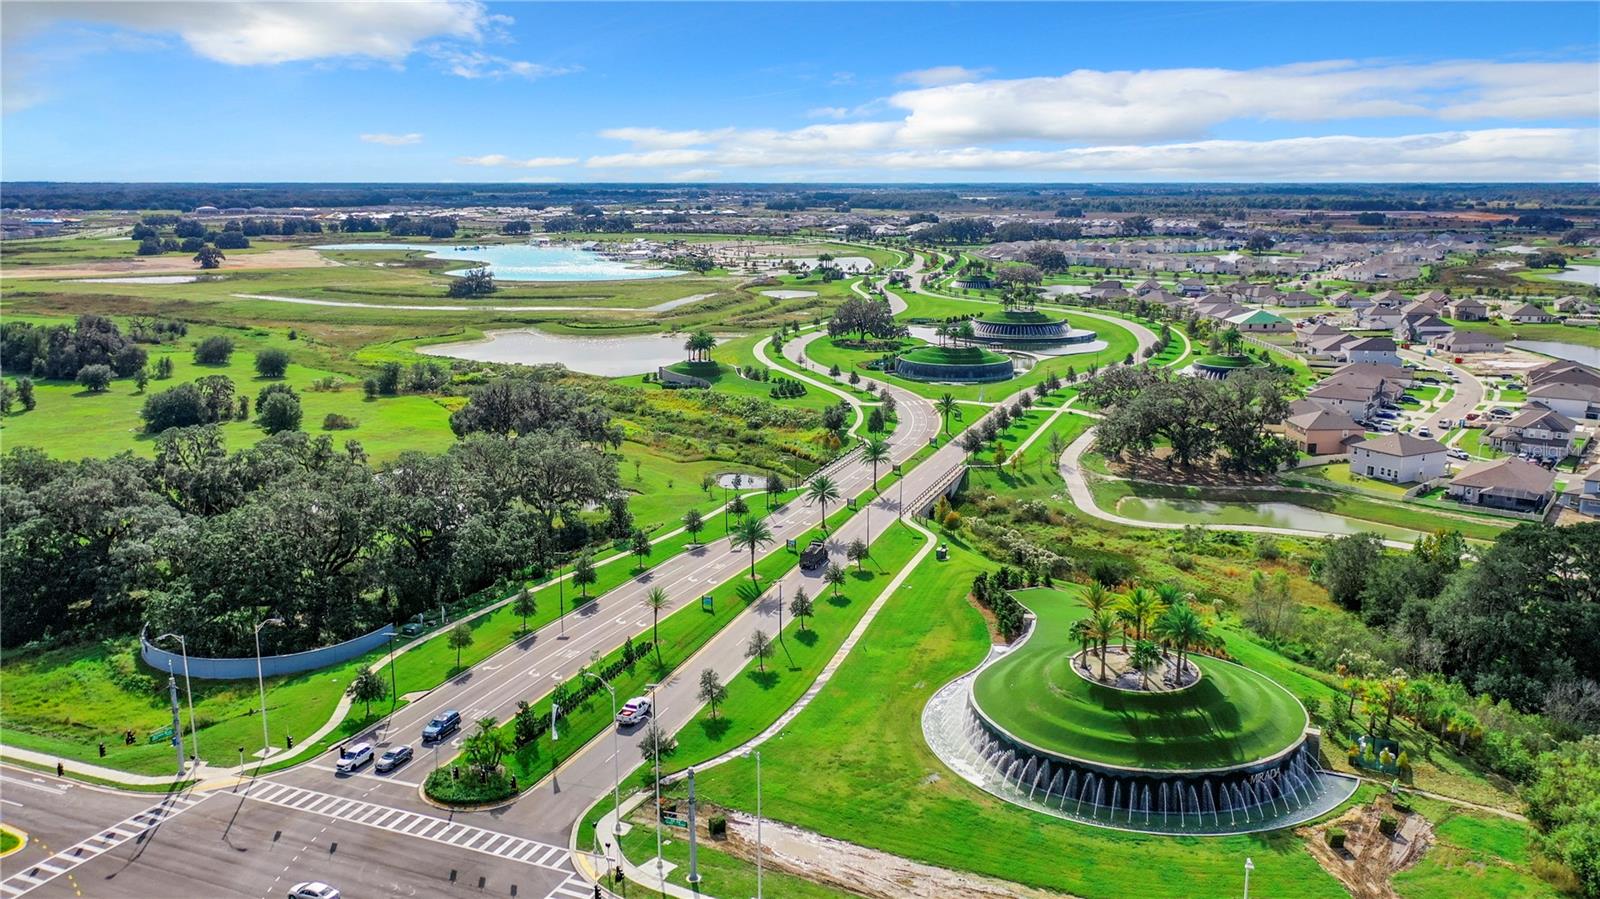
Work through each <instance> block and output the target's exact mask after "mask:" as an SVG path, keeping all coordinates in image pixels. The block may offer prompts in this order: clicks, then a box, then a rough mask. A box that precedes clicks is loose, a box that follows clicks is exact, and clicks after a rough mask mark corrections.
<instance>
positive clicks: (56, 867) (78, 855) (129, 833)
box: [0, 793, 206, 899]
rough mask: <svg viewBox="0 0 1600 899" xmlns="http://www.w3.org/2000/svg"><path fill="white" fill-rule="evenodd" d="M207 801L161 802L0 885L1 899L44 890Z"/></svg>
mask: <svg viewBox="0 0 1600 899" xmlns="http://www.w3.org/2000/svg"><path fill="white" fill-rule="evenodd" d="M205 799H206V797H204V796H201V797H199V798H191V797H190V796H186V795H183V794H179V793H174V794H172V795H171V796H168V797H167V798H165V799H163V800H161V802H159V803H157V804H156V805H153V806H151V807H150V808H147V809H145V810H144V811H142V812H139V813H138V814H136V815H132V816H130V817H128V818H125V819H123V820H122V821H119V822H117V823H116V824H113V825H111V826H110V827H107V828H105V829H104V830H100V831H97V832H96V833H95V835H94V836H92V837H89V838H88V839H86V840H83V841H82V842H80V843H78V844H77V845H74V846H71V847H68V848H66V849H63V850H62V851H60V852H57V853H56V854H55V855H52V856H50V857H49V858H47V859H45V860H44V861H42V862H38V863H37V864H34V865H32V866H30V867H28V868H25V869H23V870H21V871H18V872H17V873H15V874H13V875H11V876H10V877H7V878H6V879H5V880H3V881H0V897H4V899H15V897H17V896H22V895H24V894H27V893H30V892H32V891H33V890H36V889H38V888H39V887H42V886H44V885H45V884H47V883H49V882H50V881H52V880H55V879H56V878H57V877H60V876H61V875H63V874H65V873H67V872H68V871H71V870H72V869H74V868H76V867H78V866H79V865H81V864H83V863H84V862H86V861H88V860H89V859H91V858H94V857H95V856H97V855H101V854H103V853H106V852H110V851H111V850H113V849H115V848H117V847H118V846H121V845H122V844H123V843H126V842H128V841H129V840H132V839H134V838H136V837H139V836H141V835H143V834H144V833H145V832H146V831H148V830H150V829H151V828H154V827H156V826H158V825H160V824H161V822H163V821H165V820H167V819H168V818H173V817H176V816H177V815H181V814H183V813H184V812H186V811H188V810H189V809H191V808H194V807H195V806H197V805H199V804H200V803H202V802H204V801H205Z"/></svg>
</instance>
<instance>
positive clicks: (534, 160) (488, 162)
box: [456, 153, 578, 169]
mask: <svg viewBox="0 0 1600 899" xmlns="http://www.w3.org/2000/svg"><path fill="white" fill-rule="evenodd" d="M456 162H457V163H458V164H460V165H476V166H484V167H486V168H513V169H547V168H554V167H555V166H561V165H574V164H576V163H577V162H578V158H577V157H576V156H534V157H531V158H528V159H513V158H511V157H510V156H506V155H505V154H503V153H490V154H488V155H486V156H459V157H457V158H456Z"/></svg>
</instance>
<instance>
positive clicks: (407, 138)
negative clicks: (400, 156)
mask: <svg viewBox="0 0 1600 899" xmlns="http://www.w3.org/2000/svg"><path fill="white" fill-rule="evenodd" d="M361 142H362V143H367V144H382V145H384V146H385V147H404V146H408V145H410V144H420V143H422V133H421V132H420V131H413V132H411V133H409V134H383V133H378V134H363V135H361Z"/></svg>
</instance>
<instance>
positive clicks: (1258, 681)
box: [972, 586, 1307, 770]
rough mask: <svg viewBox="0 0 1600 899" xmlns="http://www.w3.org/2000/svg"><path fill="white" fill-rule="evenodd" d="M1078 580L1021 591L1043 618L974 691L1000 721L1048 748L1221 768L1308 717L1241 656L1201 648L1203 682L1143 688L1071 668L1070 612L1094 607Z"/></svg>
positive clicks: (1265, 751) (1265, 749) (1251, 756)
mask: <svg viewBox="0 0 1600 899" xmlns="http://www.w3.org/2000/svg"><path fill="white" fill-rule="evenodd" d="M1078 593H1079V589H1078V588H1077V587H1076V586H1073V587H1070V588H1067V589H1065V590H1028V591H1024V592H1019V593H1018V594H1017V598H1018V599H1019V600H1021V601H1022V603H1023V604H1024V605H1026V606H1027V607H1028V608H1029V609H1031V610H1032V611H1033V612H1034V614H1035V615H1036V616H1038V623H1037V624H1036V625H1035V626H1034V628H1035V629H1034V631H1033V633H1032V635H1031V636H1030V637H1029V638H1028V640H1027V642H1025V643H1023V644H1022V646H1021V647H1019V648H1015V649H1013V650H1012V651H1011V652H1010V653H1009V654H1007V655H1006V657H1005V658H1003V659H1001V660H1000V661H999V662H996V663H995V664H994V665H992V666H991V667H989V668H988V670H986V671H984V672H983V674H981V675H979V677H978V679H977V681H976V682H974V684H973V688H972V693H973V698H974V699H975V700H976V701H977V702H978V705H979V707H981V708H982V709H983V711H984V713H985V714H987V715H988V716H989V717H990V719H991V720H993V721H994V722H995V723H996V724H998V725H1000V726H1001V727H1003V728H1005V729H1006V730H1007V731H1009V732H1010V733H1012V734H1014V735H1016V736H1017V737H1018V738H1020V739H1022V740H1024V741H1026V742H1028V743H1031V744H1033V745H1035V746H1038V747H1040V748H1043V749H1045V750H1048V751H1053V752H1059V753H1061V754H1063V755H1067V756H1070V757H1073V758H1078V759H1084V760H1087V761H1092V762H1103V763H1105V764H1109V765H1120V766H1129V767H1135V768H1150V769H1163V770H1180V769H1197V768H1222V767H1227V766H1230V765H1241V764H1246V763H1249V762H1254V761H1258V760H1260V759H1264V758H1268V757H1270V756H1272V755H1275V754H1277V753H1279V752H1281V751H1283V750H1285V749H1287V748H1289V747H1290V746H1292V745H1294V743H1295V742H1296V741H1298V740H1299V739H1300V735H1301V734H1302V733H1303V732H1304V731H1305V727H1306V724H1307V721H1306V714H1305V710H1304V709H1302V708H1301V707H1300V705H1299V703H1298V702H1296V700H1295V698H1294V696H1293V695H1291V694H1290V693H1289V692H1288V691H1286V690H1285V689H1284V688H1282V687H1280V686H1278V685H1277V684H1275V683H1273V682H1272V681H1271V680H1269V679H1267V678H1266V677H1263V676H1262V675H1260V674H1258V673H1256V672H1254V671H1251V670H1250V669H1248V668H1245V667H1243V666H1240V665H1233V664H1229V663H1227V662H1223V661H1220V660H1217V659H1211V658H1206V657H1203V656H1196V657H1195V663H1196V664H1197V665H1198V666H1199V667H1200V670H1201V672H1202V677H1201V679H1200V682H1199V683H1198V684H1195V685H1194V686H1192V687H1190V688H1188V689H1185V690H1181V691H1177V692H1174V693H1136V692H1130V691H1126V690H1118V689H1114V688H1111V687H1105V686H1102V685H1099V684H1095V683H1091V682H1090V681H1089V680H1086V679H1085V678H1083V677H1082V676H1080V675H1079V674H1078V673H1077V672H1075V671H1074V670H1072V668H1071V666H1070V658H1071V656H1072V654H1073V653H1074V652H1076V651H1077V647H1076V646H1075V645H1073V644H1072V640H1071V638H1070V637H1069V631H1070V629H1071V626H1072V622H1074V621H1076V620H1077V619H1079V618H1083V617H1084V616H1086V615H1087V614H1088V610H1087V609H1085V608H1084V607H1083V606H1082V605H1081V604H1080V603H1079V601H1078Z"/></svg>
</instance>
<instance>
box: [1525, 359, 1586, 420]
mask: <svg viewBox="0 0 1600 899" xmlns="http://www.w3.org/2000/svg"><path fill="white" fill-rule="evenodd" d="M1527 383H1528V400H1529V401H1530V402H1537V403H1540V404H1542V405H1543V406H1545V407H1546V408H1549V409H1553V410H1555V411H1556V412H1560V413H1561V414H1562V415H1565V416H1567V417H1568V418H1571V419H1575V420H1580V419H1586V418H1587V419H1594V418H1600V369H1595V368H1591V367H1590V366H1587V365H1584V364H1583V363H1581V362H1567V361H1564V360H1557V361H1555V362H1546V363H1545V364H1543V365H1541V366H1539V367H1537V368H1533V369H1530V370H1529V371H1528V373H1527Z"/></svg>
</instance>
